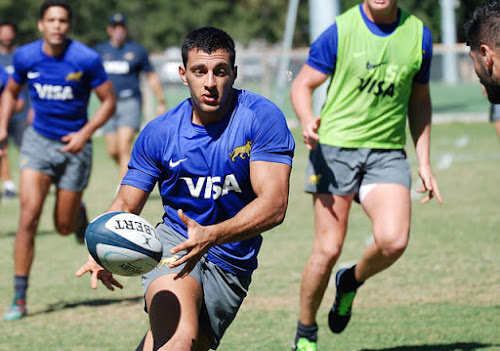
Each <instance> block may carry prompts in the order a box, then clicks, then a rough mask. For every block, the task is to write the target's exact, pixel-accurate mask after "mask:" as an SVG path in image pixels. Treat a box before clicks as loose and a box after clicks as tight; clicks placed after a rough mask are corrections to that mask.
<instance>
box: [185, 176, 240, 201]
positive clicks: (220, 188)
mask: <svg viewBox="0 0 500 351" xmlns="http://www.w3.org/2000/svg"><path fill="white" fill-rule="evenodd" d="M180 179H182V180H184V181H185V182H186V185H187V186H188V189H189V193H190V194H191V196H192V197H195V198H201V197H203V198H205V199H210V198H212V199H214V200H217V199H218V198H219V197H220V196H223V195H227V194H228V193H229V192H230V191H235V192H237V193H241V188H240V185H239V184H238V181H237V180H236V177H235V176H234V174H228V175H226V176H225V177H224V179H222V178H221V177H219V176H216V177H200V178H198V179H197V180H195V179H193V178H189V177H181V178H180ZM195 181H196V183H195Z"/></svg>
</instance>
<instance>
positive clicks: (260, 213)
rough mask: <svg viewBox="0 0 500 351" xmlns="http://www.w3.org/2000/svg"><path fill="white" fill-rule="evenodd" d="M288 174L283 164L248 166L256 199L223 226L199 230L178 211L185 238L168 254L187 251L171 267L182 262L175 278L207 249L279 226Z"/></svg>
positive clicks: (222, 224)
mask: <svg viewBox="0 0 500 351" xmlns="http://www.w3.org/2000/svg"><path fill="white" fill-rule="evenodd" d="M290 171H291V167H290V166H289V165H286V164H283V163H276V162H265V161H254V162H250V179H251V182H252V187H253V189H254V192H255V194H256V195H257V198H255V199H254V200H253V201H252V202H250V203H249V204H248V205H247V206H245V207H244V208H243V209H242V210H241V211H240V212H238V213H237V214H236V215H235V216H234V217H233V218H230V219H228V220H226V221H224V222H221V223H218V224H215V225H211V226H206V227H205V226H201V225H199V224H198V223H196V222H195V221H194V220H192V219H190V218H188V217H187V216H186V215H185V214H184V213H182V211H180V210H179V217H180V218H181V220H182V221H183V222H184V223H185V224H186V226H187V230H188V237H189V238H188V239H187V240H186V241H184V242H183V243H182V244H180V245H178V246H176V247H174V248H173V249H172V250H171V253H172V254H175V253H177V252H179V251H182V250H187V254H186V255H184V256H182V257H181V258H180V259H178V260H177V261H175V262H174V263H172V264H171V267H175V266H178V265H181V264H183V263H184V262H186V266H185V267H184V269H183V270H182V271H181V272H180V273H179V274H178V275H177V278H180V277H183V276H185V275H186V274H188V273H189V272H190V271H191V270H192V269H193V267H194V266H195V264H196V262H198V260H199V259H200V258H201V257H202V256H203V255H204V254H205V253H206V252H207V251H208V250H209V248H210V247H212V246H215V245H221V244H225V243H230V242H236V241H242V240H245V239H248V238H251V237H253V236H255V235H258V234H260V233H262V232H264V231H266V230H269V229H271V228H273V227H275V226H277V225H278V224H280V223H281V222H283V219H284V218H285V213H286V209H287V206H288V190H289V178H290ZM271 175H272V176H271Z"/></svg>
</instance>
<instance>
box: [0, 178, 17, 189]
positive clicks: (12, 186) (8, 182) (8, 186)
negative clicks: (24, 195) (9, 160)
mask: <svg viewBox="0 0 500 351" xmlns="http://www.w3.org/2000/svg"><path fill="white" fill-rule="evenodd" d="M2 186H3V190H6V191H16V184H14V182H13V181H12V180H6V181H4V182H3V185H2Z"/></svg>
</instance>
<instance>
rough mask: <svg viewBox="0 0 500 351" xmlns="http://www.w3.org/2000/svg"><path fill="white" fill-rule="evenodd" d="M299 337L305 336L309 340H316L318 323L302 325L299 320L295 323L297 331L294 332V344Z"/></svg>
mask: <svg viewBox="0 0 500 351" xmlns="http://www.w3.org/2000/svg"><path fill="white" fill-rule="evenodd" d="M300 338H306V339H307V340H309V341H312V342H316V340H317V339H318V325H317V324H316V323H314V324H313V325H304V324H302V323H301V322H300V321H298V323H297V333H296V334H295V344H297V341H298V340H299V339H300Z"/></svg>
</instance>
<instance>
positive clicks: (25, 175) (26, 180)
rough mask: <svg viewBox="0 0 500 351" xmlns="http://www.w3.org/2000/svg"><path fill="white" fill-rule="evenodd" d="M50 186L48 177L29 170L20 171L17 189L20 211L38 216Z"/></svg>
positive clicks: (50, 178)
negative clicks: (18, 189)
mask: <svg viewBox="0 0 500 351" xmlns="http://www.w3.org/2000/svg"><path fill="white" fill-rule="evenodd" d="M51 184H52V177H51V176H50V175H48V174H45V173H42V172H40V171H38V170H35V169H31V168H23V169H21V179H20V187H19V188H20V191H19V199H20V202H21V211H27V212H29V213H31V214H32V215H33V216H34V217H37V216H39V214H40V213H41V211H42V208H43V203H44V201H45V198H46V196H47V193H48V191H49V188H50V185H51Z"/></svg>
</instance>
